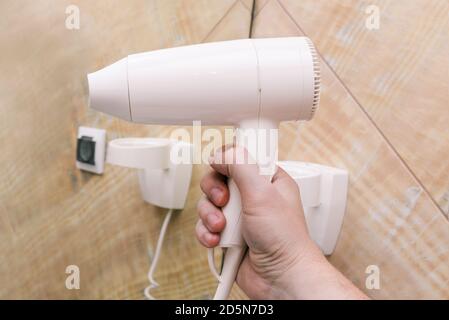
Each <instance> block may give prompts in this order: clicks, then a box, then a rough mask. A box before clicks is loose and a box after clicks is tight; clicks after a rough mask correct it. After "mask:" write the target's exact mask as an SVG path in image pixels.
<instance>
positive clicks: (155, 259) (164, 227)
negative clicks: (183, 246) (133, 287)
mask: <svg viewBox="0 0 449 320" xmlns="http://www.w3.org/2000/svg"><path fill="white" fill-rule="evenodd" d="M172 214H173V209H170V210H168V212H167V215H166V216H165V219H164V222H163V223H162V228H161V232H160V233H159V239H158V240H157V244H156V251H155V252H154V256H153V261H151V266H150V270H149V271H148V281H149V282H150V285H149V286H148V287H146V288H145V290H144V294H145V297H146V298H147V299H148V300H156V299H155V298H154V297H153V296H152V295H151V294H150V291H151V290H152V289H155V288H157V287H159V284H158V283H157V282H156V281H155V280H154V278H153V275H154V272H155V271H156V267H157V263H158V261H159V256H160V255H161V248H162V244H163V243H164V238H165V233H166V232H167V227H168V223H169V222H170V219H171V216H172Z"/></svg>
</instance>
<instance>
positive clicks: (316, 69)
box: [306, 38, 321, 118]
mask: <svg viewBox="0 0 449 320" xmlns="http://www.w3.org/2000/svg"><path fill="white" fill-rule="evenodd" d="M306 41H307V45H308V46H309V49H310V53H311V55H312V59H313V74H314V79H313V80H314V81H313V102H312V110H311V115H310V118H312V117H313V115H314V114H315V110H316V109H317V108H318V105H319V103H320V87H321V72H320V61H319V59H318V54H317V52H316V50H315V46H314V45H313V43H312V41H311V40H310V39H309V38H306Z"/></svg>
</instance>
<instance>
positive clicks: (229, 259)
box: [88, 37, 320, 299]
mask: <svg viewBox="0 0 449 320" xmlns="http://www.w3.org/2000/svg"><path fill="white" fill-rule="evenodd" d="M88 81H89V92H90V93H89V94H90V106H91V107H92V108H94V109H96V110H98V111H102V112H104V113H107V114H109V115H113V116H116V117H119V118H122V119H125V120H128V121H132V122H138V123H147V124H171V125H190V124H192V121H195V120H201V121H202V123H204V124H205V125H234V126H237V127H238V128H239V129H240V130H238V131H237V139H236V141H237V143H238V144H241V145H244V146H245V147H246V148H247V149H248V150H249V151H250V153H252V152H251V150H257V145H258V144H259V148H260V143H261V137H262V136H263V137H264V141H263V142H262V143H263V144H264V146H265V145H266V146H267V147H268V148H267V149H268V150H269V151H268V153H269V154H268V161H266V160H263V162H264V163H263V165H265V166H266V165H267V164H268V165H269V167H270V168H271V170H274V168H275V162H276V160H277V159H276V158H277V139H275V140H276V141H272V140H271V141H270V139H266V134H267V129H276V128H278V125H279V122H280V121H286V120H309V119H311V118H312V116H313V114H314V112H315V109H316V107H317V105H318V100H319V89H320V74H319V64H318V59H317V56H316V53H315V50H314V47H313V44H312V43H311V41H310V40H309V39H308V38H305V37H287V38H268V39H244V40H234V41H224V42H215V43H206V44H199V45H191V46H184V47H178V48H171V49H163V50H157V51H151V52H146V53H141V54H135V55H130V56H128V57H126V58H124V59H122V60H120V61H118V62H116V63H114V64H112V65H110V66H108V67H106V68H104V69H102V70H100V71H97V72H95V73H92V74H89V75H88ZM248 130H251V131H252V132H253V133H254V130H256V133H257V134H256V135H252V134H251V133H250V134H248V135H246V134H245V131H248ZM259 132H260V133H261V135H259V134H258V133H259ZM241 137H245V138H241ZM248 137H253V138H250V139H248ZM267 141H268V142H267ZM270 142H271V143H270ZM266 156H267V155H266V154H265V155H264V157H265V158H266ZM253 158H254V159H256V161H258V162H259V164H260V162H261V161H262V160H261V155H260V154H259V153H257V155H253ZM273 173H274V172H271V174H273ZM228 183H229V188H230V201H229V203H228V204H227V206H226V207H225V208H223V212H224V215H225V217H226V228H225V230H224V231H223V232H222V234H221V241H220V244H219V246H220V247H224V248H227V251H226V254H225V258H224V261H223V267H222V272H221V274H220V275H218V273H216V276H217V278H218V280H219V285H218V289H217V292H216V294H215V299H226V298H227V297H228V295H229V292H230V290H231V287H232V284H233V282H234V280H235V277H236V273H237V270H238V267H239V264H240V262H241V259H242V257H243V254H244V253H245V250H246V244H245V241H244V239H243V237H242V233H241V219H240V218H241V215H242V212H241V199H240V194H239V191H238V188H237V186H236V185H235V183H233V182H232V181H229V182H228ZM210 252H211V251H210ZM212 253H213V252H212ZM209 262H210V264H212V263H213V255H211V254H209Z"/></svg>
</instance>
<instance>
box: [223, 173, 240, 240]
mask: <svg viewBox="0 0 449 320" xmlns="http://www.w3.org/2000/svg"><path fill="white" fill-rule="evenodd" d="M228 188H229V202H228V203H227V204H226V206H224V207H223V214H224V216H225V219H226V226H225V229H224V230H223V231H222V232H221V235H220V243H219V245H218V246H219V247H223V248H228V247H242V246H244V245H245V241H244V240H243V235H242V218H243V211H242V199H241V197H240V192H239V189H238V187H237V185H236V184H235V182H234V180H233V179H229V180H228Z"/></svg>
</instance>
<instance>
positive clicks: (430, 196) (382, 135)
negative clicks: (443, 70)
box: [276, 0, 449, 220]
mask: <svg viewBox="0 0 449 320" xmlns="http://www.w3.org/2000/svg"><path fill="white" fill-rule="evenodd" d="M276 1H277V2H278V3H279V5H280V6H281V8H282V10H284V12H285V13H286V14H287V16H288V17H289V18H290V19H291V20H292V21H293V23H294V24H295V25H296V27H297V28H298V29H299V30H300V31H301V32H302V33H303V34H304V36H307V34H306V33H305V32H304V30H303V29H302V28H301V26H300V25H299V24H298V23H297V22H296V20H295V19H294V18H293V16H292V15H291V14H290V12H288V11H287V9H286V8H285V7H284V5H283V4H282V2H281V1H280V0H276ZM316 51H317V53H318V55H319V56H320V57H321V60H322V61H323V62H324V63H325V64H326V66H327V67H328V68H329V69H330V70H331V72H332V74H333V75H334V76H335V77H336V78H337V80H338V81H339V82H340V84H341V85H342V86H343V88H344V89H345V90H346V91H347V92H348V94H349V96H350V97H351V98H352V99H353V100H354V101H355V103H356V104H357V106H358V107H359V109H360V110H361V111H362V113H363V114H364V115H365V116H366V117H367V119H368V121H369V122H371V124H372V125H373V126H374V128H375V129H376V131H377V132H378V133H379V134H380V136H381V137H382V138H383V139H384V140H385V142H386V143H387V145H388V146H389V147H390V149H391V150H392V151H393V153H394V154H395V155H396V156H397V157H398V159H399V161H400V162H401V163H402V165H403V166H404V167H405V168H406V169H407V171H409V173H410V174H411V175H412V177H413V178H414V179H415V180H416V182H417V183H418V184H419V186H420V187H421V188H422V189H423V191H424V193H425V194H427V196H428V197H429V198H430V201H431V202H432V203H433V204H434V205H435V206H436V207H437V209H438V211H440V213H441V214H442V215H443V217H444V218H446V219H447V220H449V216H447V215H446V214H445V212H444V211H443V209H442V208H441V207H440V206H439V204H438V203H437V202H436V201H435V199H434V198H433V197H432V195H431V193H430V192H429V190H427V188H426V187H425V186H424V184H423V183H422V182H421V180H420V179H419V178H418V177H417V176H416V174H415V173H414V172H413V171H412V170H411V168H410V167H409V165H408V164H407V163H406V161H405V160H404V159H403V158H402V156H401V155H400V154H399V152H398V151H397V150H396V148H395V147H394V146H393V144H392V143H391V142H390V140H388V138H387V137H386V135H385V134H384V133H383V132H382V130H381V129H380V128H379V126H378V125H377V124H376V122H375V121H374V120H373V118H372V117H371V116H370V115H369V113H368V112H367V111H366V110H365V108H364V107H363V106H362V104H361V103H360V102H359V100H358V99H357V98H356V97H355V96H354V94H353V93H352V92H351V90H349V88H348V87H347V86H346V84H345V83H344V82H343V80H342V79H341V78H340V77H339V76H338V74H337V73H336V72H335V70H334V69H333V68H332V67H331V66H330V65H329V63H328V62H327V60H326V59H324V57H323V56H322V54H321V53H320V51H319V50H318V48H316Z"/></svg>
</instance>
